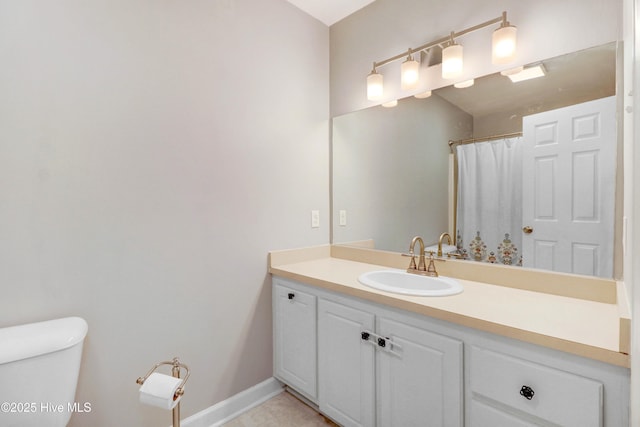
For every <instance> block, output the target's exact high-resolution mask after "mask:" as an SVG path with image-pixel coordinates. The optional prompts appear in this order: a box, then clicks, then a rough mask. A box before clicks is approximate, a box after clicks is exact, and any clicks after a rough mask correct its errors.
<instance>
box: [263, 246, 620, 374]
mask: <svg viewBox="0 0 640 427" xmlns="http://www.w3.org/2000/svg"><path fill="white" fill-rule="evenodd" d="M332 252H333V254H332ZM338 252H339V254H338V257H336V254H337V253H338ZM349 252H350V251H348V253H347V254H346V255H345V253H343V252H342V250H340V251H332V249H331V247H329V246H321V247H316V248H308V249H302V250H293V251H278V252H272V253H270V265H269V271H270V272H271V273H272V274H274V275H277V276H281V277H285V278H290V279H294V280H297V281H300V282H303V283H307V284H310V285H314V286H318V287H321V288H324V289H328V290H331V291H335V292H339V293H342V294H345V295H351V296H354V297H358V298H362V299H365V300H368V301H373V302H376V303H380V304H385V305H388V306H391V307H395V308H399V309H403V310H407V311H410V312H414V313H419V314H423V315H425V316H429V317H433V318H437V319H441V320H445V321H448V322H452V323H455V324H459V325H463V326H467V327H470V328H474V329H479V330H483V331H487V332H491V333H495V334H498V335H502V336H506V337H510V338H515V339H518V340H522V341H526V342H530V343H533V344H538V345H541V346H545V347H549V348H553V349H556V350H560V351H564V352H568V353H572V354H576V355H580V356H584V357H587V358H591V359H595V360H599V361H603V362H606V363H610V364H614V365H618V366H624V367H629V355H628V354H625V353H626V352H623V350H625V349H628V342H627V341H628V339H629V337H628V330H627V329H628V320H629V319H628V317H629V316H628V315H627V312H626V309H625V307H624V305H625V304H624V302H625V301H618V300H616V301H610V298H609V299H607V298H594V299H585V298H582V297H580V298H576V297H572V296H565V295H556V294H553V293H547V292H540V291H533V290H527V289H522V287H510V286H505V285H496V284H491V283H483V282H479V281H473V280H468V278H466V279H465V278H461V277H456V279H457V280H458V281H459V282H460V283H461V284H462V286H463V287H464V292H462V293H461V294H458V295H452V296H446V297H416V296H406V295H399V294H393V293H388V292H384V291H379V290H376V289H373V288H369V287H367V286H364V285H362V284H360V283H359V282H358V280H357V278H358V276H359V275H360V274H362V273H365V272H367V271H373V270H380V269H384V268H392V267H396V265H394V264H397V263H399V262H402V263H403V264H402V265H404V264H408V262H407V259H406V258H403V259H400V256H399V255H396V256H397V259H396V258H395V257H393V255H390V256H391V258H390V259H391V261H389V262H380V260H379V259H374V260H373V261H375V263H373V262H362V258H363V257H364V258H365V259H366V258H367V256H366V254H367V252H366V251H364V252H362V251H359V250H358V253H355V254H354V256H349ZM363 253H364V256H363ZM376 255H379V254H376ZM349 258H351V259H349ZM354 258H355V259H358V260H354ZM372 258H375V256H374V257H372ZM447 263H448V265H447V267H446V268H443V269H444V270H447V274H446V275H447V276H451V277H455V274H453V270H454V267H455V265H453V264H450V263H449V262H447ZM467 263H468V262H467ZM385 264H386V265H385ZM436 265H437V267H438V268H439V269H440V270H442V269H441V268H440V267H443V265H444V263H437V264H436ZM513 271H515V277H514V280H516V281H517V279H518V278H517V275H518V273H519V272H518V271H516V270H515V269H513V270H509V274H511V272H513ZM441 274H443V273H442V271H441ZM547 275H548V273H547ZM533 277H535V276H533ZM541 277H543V278H546V277H547V276H546V275H542V276H541ZM561 279H562V278H561ZM572 279H573V281H572V283H573V282H575V281H576V280H579V279H576V277H572ZM534 282H535V280H534ZM612 282H613V281H612ZM613 283H614V286H615V282H613ZM618 294H620V292H618ZM599 299H600V300H599ZM614 299H615V296H614ZM602 300H603V301H606V302H602Z"/></svg>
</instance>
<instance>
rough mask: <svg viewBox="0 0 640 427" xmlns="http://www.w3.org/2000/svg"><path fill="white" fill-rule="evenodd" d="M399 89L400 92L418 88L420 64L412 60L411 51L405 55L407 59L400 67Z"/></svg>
mask: <svg viewBox="0 0 640 427" xmlns="http://www.w3.org/2000/svg"><path fill="white" fill-rule="evenodd" d="M400 73H401V76H400V87H401V88H402V90H411V89H415V88H416V87H418V78H419V76H420V63H418V61H416V60H415V59H413V56H412V55H411V49H409V53H408V55H407V59H406V60H405V61H404V62H403V63H402V65H401V66H400Z"/></svg>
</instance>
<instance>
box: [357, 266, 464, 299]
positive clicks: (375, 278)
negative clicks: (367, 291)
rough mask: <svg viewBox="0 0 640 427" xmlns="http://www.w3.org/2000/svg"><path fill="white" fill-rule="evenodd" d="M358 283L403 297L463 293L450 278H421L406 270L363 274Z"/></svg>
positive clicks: (458, 284)
mask: <svg viewBox="0 0 640 427" xmlns="http://www.w3.org/2000/svg"><path fill="white" fill-rule="evenodd" d="M358 281H359V282H360V283H362V284H363V285H365V286H369V287H371V288H375V289H378V290H381V291H387V292H394V293H396V294H403V295H417V296H427V297H436V296H447V295H455V294H459V293H460V292H462V291H463V288H462V285H461V284H460V283H458V281H457V280H455V279H452V278H450V277H442V276H440V277H431V276H421V275H419V274H413V273H407V272H406V271H404V270H376V271H370V272H368V273H364V274H361V275H360V276H359V277H358Z"/></svg>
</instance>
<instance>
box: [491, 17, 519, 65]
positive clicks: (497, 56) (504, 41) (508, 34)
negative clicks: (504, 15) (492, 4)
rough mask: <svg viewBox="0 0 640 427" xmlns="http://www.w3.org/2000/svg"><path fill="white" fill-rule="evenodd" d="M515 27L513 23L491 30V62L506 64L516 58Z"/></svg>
mask: <svg viewBox="0 0 640 427" xmlns="http://www.w3.org/2000/svg"><path fill="white" fill-rule="evenodd" d="M517 32H518V30H517V28H516V27H514V26H513V25H507V26H505V27H500V28H498V29H497V30H495V31H494V32H493V36H492V38H491V40H492V43H491V44H492V54H491V62H492V63H494V64H508V63H509V62H513V61H514V60H515V59H516V35H517Z"/></svg>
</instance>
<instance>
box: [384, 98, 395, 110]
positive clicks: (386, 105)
mask: <svg viewBox="0 0 640 427" xmlns="http://www.w3.org/2000/svg"><path fill="white" fill-rule="evenodd" d="M382 106H383V107H385V108H393V107H397V106H398V100H397V99H394V100H393V101H389V102H385V103H383V104H382Z"/></svg>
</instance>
